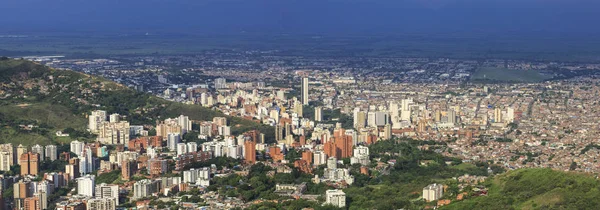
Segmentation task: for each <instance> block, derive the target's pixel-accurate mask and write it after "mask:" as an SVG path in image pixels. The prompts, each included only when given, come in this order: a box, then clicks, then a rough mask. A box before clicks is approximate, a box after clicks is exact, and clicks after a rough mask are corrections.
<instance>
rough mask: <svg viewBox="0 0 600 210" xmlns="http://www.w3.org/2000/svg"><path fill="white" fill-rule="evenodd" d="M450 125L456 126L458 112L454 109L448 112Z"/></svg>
mask: <svg viewBox="0 0 600 210" xmlns="http://www.w3.org/2000/svg"><path fill="white" fill-rule="evenodd" d="M448 123H449V124H452V125H454V124H456V112H455V111H454V109H449V110H448Z"/></svg>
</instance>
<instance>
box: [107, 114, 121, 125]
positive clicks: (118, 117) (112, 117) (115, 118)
mask: <svg viewBox="0 0 600 210" xmlns="http://www.w3.org/2000/svg"><path fill="white" fill-rule="evenodd" d="M108 118H109V120H108V122H111V123H118V122H119V121H121V115H119V114H117V113H114V114H111V115H110V116H109V117H108Z"/></svg>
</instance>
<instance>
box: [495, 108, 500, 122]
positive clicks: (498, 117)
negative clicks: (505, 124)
mask: <svg viewBox="0 0 600 210" xmlns="http://www.w3.org/2000/svg"><path fill="white" fill-rule="evenodd" d="M494 122H497V123H499V122H502V109H500V107H496V109H494Z"/></svg>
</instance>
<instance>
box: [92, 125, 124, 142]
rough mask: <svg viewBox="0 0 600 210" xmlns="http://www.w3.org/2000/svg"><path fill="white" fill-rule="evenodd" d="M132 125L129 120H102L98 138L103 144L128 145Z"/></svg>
mask: <svg viewBox="0 0 600 210" xmlns="http://www.w3.org/2000/svg"><path fill="white" fill-rule="evenodd" d="M130 132H131V126H130V124H129V122H127V121H119V122H102V124H100V126H99V128H98V132H96V133H97V134H98V137H97V138H96V140H97V141H98V142H101V143H103V144H122V145H128V143H129V138H130V137H131V133H130Z"/></svg>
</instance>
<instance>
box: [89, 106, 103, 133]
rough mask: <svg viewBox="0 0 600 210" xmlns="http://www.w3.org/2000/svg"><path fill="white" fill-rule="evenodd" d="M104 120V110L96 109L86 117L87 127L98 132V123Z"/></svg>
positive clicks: (93, 131) (100, 123)
mask: <svg viewBox="0 0 600 210" xmlns="http://www.w3.org/2000/svg"><path fill="white" fill-rule="evenodd" d="M105 121H106V111H102V110H96V111H92V114H91V115H90V116H89V117H88V129H89V130H90V132H92V133H96V132H98V130H99V129H100V125H102V123H103V122H105Z"/></svg>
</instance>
